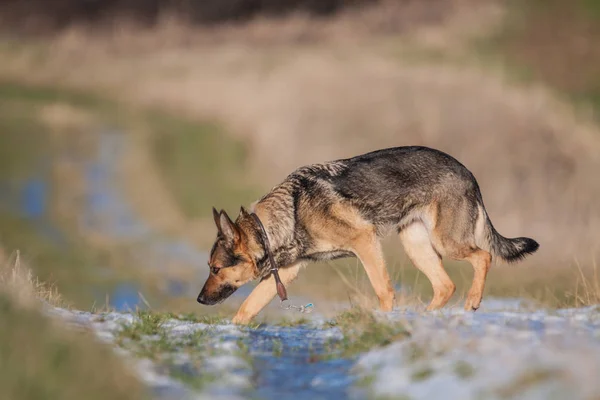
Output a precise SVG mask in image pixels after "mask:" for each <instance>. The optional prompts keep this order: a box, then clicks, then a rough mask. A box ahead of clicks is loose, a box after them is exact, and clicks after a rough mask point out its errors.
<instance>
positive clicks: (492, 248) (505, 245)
mask: <svg viewBox="0 0 600 400" xmlns="http://www.w3.org/2000/svg"><path fill="white" fill-rule="evenodd" d="M479 211H480V212H479V217H478V221H477V225H478V226H477V227H476V233H475V234H476V240H477V245H478V246H479V247H480V248H482V249H484V250H487V251H489V252H490V253H492V256H495V257H499V258H501V259H502V260H504V261H506V262H509V263H510V262H516V261H519V260H522V259H523V258H525V257H526V256H527V255H529V254H533V253H535V251H536V250H537V249H538V248H539V247H540V245H539V244H538V242H536V241H535V240H533V239H530V238H527V237H519V238H514V239H509V238H505V237H504V236H502V235H501V234H499V233H498V231H497V230H496V229H495V228H494V225H492V221H490V218H489V217H488V215H487V212H486V211H485V208H484V207H483V205H480V206H479Z"/></svg>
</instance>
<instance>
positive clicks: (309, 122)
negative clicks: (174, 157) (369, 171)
mask: <svg viewBox="0 0 600 400" xmlns="http://www.w3.org/2000/svg"><path fill="white" fill-rule="evenodd" d="M488 4H490V3H488ZM457 9H461V8H460V7H458V8H457ZM479 12H480V14H482V15H487V14H485V13H486V12H487V11H485V9H484V8H483V7H482V8H481V9H479ZM452 15H455V14H452ZM477 15H479V14H472V15H471V16H470V18H467V19H466V20H468V21H477V18H476V17H477ZM494 15H496V14H494ZM438 22H439V21H438ZM473 23H474V22H473ZM253 24H259V22H254V23H253ZM253 24H250V25H249V26H247V27H246V28H245V29H247V30H249V31H252V29H255V28H253V26H254V25H253ZM263 24H265V25H267V23H266V22H264V21H263ZM432 25H435V26H437V27H438V29H441V30H442V31H443V29H444V26H445V25H444V24H440V23H436V24H432ZM461 25H464V26H467V25H469V24H468V23H467V22H466V21H463V23H462V24H461ZM478 26H479V25H478ZM232 29H233V28H232ZM423 29H425V28H423V26H422V25H419V26H418V27H416V28H414V29H408V30H407V32H406V33H401V34H397V33H395V34H394V35H388V36H384V37H383V39H381V40H380V38H381V37H382V36H378V35H372V36H369V35H366V36H364V37H361V38H360V40H358V41H355V42H351V41H350V40H347V41H345V42H344V41H343V42H338V41H336V40H334V39H332V40H330V41H328V40H321V41H319V42H316V41H313V42H311V41H308V42H305V43H298V42H295V41H288V42H286V43H285V46H282V45H276V44H272V43H271V44H261V43H260V41H258V42H253V41H252V40H251V39H248V40H247V41H245V42H244V41H243V40H241V39H239V37H241V36H243V32H246V31H244V30H243V28H241V27H236V28H235V31H236V32H237V37H238V40H233V39H232V40H229V39H227V40H218V35H217V33H215V35H216V36H215V37H217V39H215V43H217V44H211V43H210V42H209V41H208V38H210V37H212V36H202V35H208V33H207V32H206V31H204V30H203V31H198V32H195V31H189V30H188V31H186V32H187V34H188V36H189V41H188V43H183V42H182V41H181V40H180V38H179V36H178V35H176V34H174V33H173V34H167V33H165V32H161V31H158V32H138V33H139V34H137V35H133V34H132V33H131V32H129V33H128V32H125V33H121V34H119V33H115V34H114V35H113V36H104V35H100V36H98V35H91V34H87V35H86V34H82V33H81V32H77V34H75V33H73V34H69V33H65V34H64V35H63V36H60V37H58V38H56V39H54V40H52V41H50V42H41V43H38V45H37V46H39V47H37V50H35V49H36V47H35V46H33V45H25V46H21V45H19V46H17V48H16V49H15V48H12V49H10V50H5V51H4V52H3V53H4V55H3V57H4V59H6V60H8V61H7V62H5V63H3V65H2V67H0V77H12V78H15V79H20V80H27V81H33V82H36V81H37V82H54V83H56V84H59V85H65V86H69V87H78V88H85V89H92V90H95V91H98V92H101V93H104V94H106V95H108V96H113V97H117V98H119V99H123V100H125V101H126V102H130V103H132V104H135V105H138V106H143V107H156V108H160V109H166V110H169V111H171V112H174V113H177V114H179V115H182V116H185V117H191V118H197V119H203V118H204V119H206V118H208V119H210V120H218V121H221V122H222V123H223V125H224V126H225V127H226V128H228V131H230V132H232V133H233V134H234V135H236V136H237V137H238V138H239V139H240V140H243V141H244V142H245V143H246V145H247V147H248V148H249V149H250V152H251V156H252V162H253V166H254V168H253V171H254V177H257V176H258V177H260V179H261V180H262V182H264V183H263V186H264V187H265V188H268V187H270V186H271V185H272V184H274V183H276V182H277V181H279V180H280V179H282V178H283V177H284V176H285V175H286V174H287V173H288V172H290V171H291V170H292V169H294V168H295V167H297V166H299V165H301V164H305V163H310V162H316V161H323V160H328V159H333V158H338V157H346V156H351V155H355V154H358V153H361V152H365V151H369V150H373V149H375V148H381V147H386V146H395V145H406V144H421V145H428V146H432V147H436V148H439V149H441V150H444V151H447V152H449V153H450V154H452V155H454V156H455V157H457V158H458V159H459V160H461V161H462V162H463V163H464V164H466V165H467V167H469V168H470V169H471V170H472V171H473V172H474V174H475V176H476V177H477V178H478V180H479V182H480V184H481V187H482V191H483V194H484V198H485V201H486V205H487V207H488V210H489V213H490V215H491V218H492V220H493V221H494V223H495V225H496V226H497V228H498V230H499V231H500V232H501V233H503V234H505V235H507V236H514V235H528V236H531V237H534V238H535V239H537V240H538V241H539V242H540V243H541V249H540V254H539V255H538V256H537V258H538V259H542V258H545V259H546V260H558V259H560V260H569V259H570V258H571V257H572V256H573V255H574V254H576V253H577V252H579V251H582V250H585V251H586V252H588V253H592V254H594V253H596V252H597V243H598V236H597V232H598V229H599V228H600V209H599V207H597V204H598V199H599V198H600V181H598V180H597V179H596V177H595V173H594V172H593V171H597V170H598V168H600V157H599V156H598V154H600V152H599V149H600V137H599V135H598V133H597V129H596V128H595V127H594V126H593V124H592V122H591V121H590V120H589V119H587V118H586V117H585V116H582V115H576V113H574V111H573V109H571V108H570V107H569V106H567V105H565V104H563V103H562V102H561V101H559V100H557V99H556V98H555V97H554V96H553V95H552V94H551V93H550V92H549V91H548V90H546V89H544V88H543V87H538V86H535V85H527V86H521V87H515V86H514V85H512V84H510V83H509V82H507V79H505V78H502V77H501V76H499V74H495V75H493V74H490V73H486V72H483V71H481V70H479V69H478V68H475V67H462V66H458V65H455V64H448V63H444V62H441V60H437V59H436V60H430V59H426V58H425V59H414V57H413V58H412V59H410V60H406V59H398V54H403V53H402V49H403V48H404V47H403V46H404V43H405V42H406V41H412V43H413V45H414V43H416V44H419V43H423V41H425V42H427V40H426V39H421V40H420V39H419V38H421V37H428V35H426V34H424V33H423V32H424V30H423ZM446 29H451V28H449V27H447V28H446ZM332 36H335V35H332ZM197 37H200V38H201V39H204V40H200V39H199V40H198V41H195V39H196V38H197ZM161 38H162V39H163V40H165V41H166V42H160V40H161ZM170 38H172V39H173V42H172V43H170V42H169V41H168V39H170ZM415 38H416V39H415ZM143 40H148V41H149V43H152V44H154V45H155V46H152V47H151V46H144V45H143V44H141V43H140V42H141V41H143ZM419 40H420V41H419ZM198 42H199V43H198ZM463 42H464V40H463ZM150 47H151V50H150ZM446 47H447V48H453V45H451V44H447V45H446ZM75 60H76V61H75ZM74 62H77V66H78V67H77V68H76V69H72V68H69V66H70V65H72V64H73V63H74ZM65 69H69V71H70V72H69V74H66V75H65V74H64V71H65ZM341 143H343V145H341ZM149 186H150V185H149ZM203 195H204V196H210V194H206V193H204V194H203Z"/></svg>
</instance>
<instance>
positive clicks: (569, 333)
mask: <svg viewBox="0 0 600 400" xmlns="http://www.w3.org/2000/svg"><path fill="white" fill-rule="evenodd" d="M527 309H528V305H527V304H523V302H521V301H508V300H494V299H488V300H484V302H483V305H482V307H481V309H480V310H479V311H477V312H476V313H471V312H464V311H462V310H460V309H459V308H450V309H447V310H442V311H440V312H434V313H419V312H415V311H411V310H396V311H394V312H392V313H387V314H384V313H376V314H375V315H374V316H373V318H375V320H377V324H381V325H382V326H391V327H393V326H401V328H402V329H401V334H399V335H396V336H391V335H388V337H387V340H384V341H381V342H374V341H372V340H369V339H364V338H362V339H361V336H360V335H357V333H356V332H352V330H353V329H356V330H361V329H368V328H365V327H364V326H362V325H361V324H360V323H358V322H357V321H354V322H355V323H354V324H351V325H350V326H348V325H347V324H346V325H345V324H344V323H343V322H338V323H336V320H330V319H326V318H323V317H322V316H319V314H318V312H316V313H315V314H309V315H306V317H310V319H305V320H303V321H299V323H300V325H293V324H291V325H292V326H281V325H255V326H249V327H240V326H236V325H232V324H231V323H230V322H229V321H228V320H226V319H222V320H219V319H213V320H209V319H204V320H198V319H195V318H191V317H187V318H186V317H185V316H175V315H166V314H159V313H151V312H141V313H117V312H109V313H99V314H92V313H89V312H80V311H73V310H65V309H60V308H52V307H50V308H48V309H47V313H48V314H49V315H52V316H54V317H55V318H61V319H64V320H65V321H67V322H68V323H69V325H70V326H72V327H74V328H85V329H91V330H93V331H94V332H95V333H96V335H97V336H98V338H99V339H101V340H102V341H104V342H107V343H109V344H111V345H112V346H114V348H115V351H117V352H118V353H119V354H121V355H122V356H123V357H124V358H125V360H126V364H127V365H129V366H131V368H133V370H134V371H136V372H137V375H138V376H139V377H140V379H141V380H142V381H143V382H144V383H145V384H146V385H147V386H148V387H149V388H151V391H152V393H153V395H154V397H155V398H157V399H188V398H189V399H196V398H198V399H200V398H217V399H234V398H258V399H276V398H280V397H281V396H282V395H285V394H288V395H289V394H290V393H294V398H298V399H320V398H323V399H325V398H337V399H344V398H347V399H355V398H356V399H358V398H365V397H367V398H386V399H429V398H433V397H435V396H438V395H439V394H440V393H444V398H448V399H481V398H485V399H507V398H524V397H527V398H528V399H540V400H541V399H561V398H566V397H568V398H571V399H582V400H583V399H591V398H597V396H599V395H600V382H598V380H597V379H596V378H597V376H596V373H597V371H598V370H599V368H600V308H599V307H586V308H580V309H564V310H560V311H552V310H540V309H537V310H534V311H527ZM349 312H350V313H351V312H352V311H349ZM343 318H344V316H343V315H341V316H340V317H339V319H340V320H342V321H343ZM388 332H389V331H388ZM399 332H400V331H399ZM370 333H371V336H370V337H372V335H373V332H372V331H371V332H370ZM344 337H347V338H348V337H350V338H352V339H353V341H352V342H351V343H345V342H344ZM390 337H395V338H396V339H395V340H390ZM362 340H364V341H365V344H366V346H362V343H361V341H362ZM390 342H391V343H390ZM384 343H385V344H384Z"/></svg>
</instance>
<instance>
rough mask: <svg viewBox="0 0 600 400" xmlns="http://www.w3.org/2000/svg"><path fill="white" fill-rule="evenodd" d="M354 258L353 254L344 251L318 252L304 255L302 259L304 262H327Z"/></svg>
mask: <svg viewBox="0 0 600 400" xmlns="http://www.w3.org/2000/svg"><path fill="white" fill-rule="evenodd" d="M346 257H355V255H354V253H352V252H350V251H346V250H333V251H320V252H315V253H310V254H306V255H305V256H303V257H302V259H304V260H310V261H329V260H336V259H338V258H346Z"/></svg>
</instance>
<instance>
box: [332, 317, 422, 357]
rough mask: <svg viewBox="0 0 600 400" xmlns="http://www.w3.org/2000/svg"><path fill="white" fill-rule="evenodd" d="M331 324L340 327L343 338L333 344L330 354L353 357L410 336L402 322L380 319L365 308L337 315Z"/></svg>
mask: <svg viewBox="0 0 600 400" xmlns="http://www.w3.org/2000/svg"><path fill="white" fill-rule="evenodd" d="M329 326H331V327H337V328H339V329H340V330H341V331H342V333H343V335H344V337H343V339H341V340H339V341H336V342H334V343H332V344H331V347H332V348H331V349H330V350H332V351H329V352H328V353H330V354H337V355H339V356H341V357H353V356H355V355H357V354H360V353H364V352H366V351H369V350H371V349H374V348H377V347H383V346H387V345H389V344H391V343H393V342H395V341H397V340H404V339H407V338H408V337H410V333H409V331H408V330H407V329H406V327H405V325H404V324H403V323H401V322H388V321H380V320H378V319H377V318H375V316H374V315H373V314H372V313H371V312H369V311H366V310H364V309H361V308H358V307H354V308H351V309H350V310H348V311H345V312H343V313H341V314H340V315H338V316H337V317H335V318H334V319H333V320H332V321H330V322H329Z"/></svg>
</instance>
